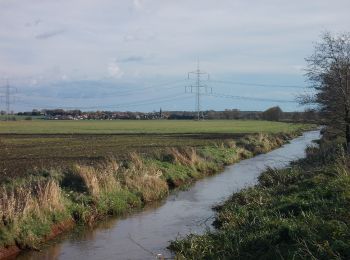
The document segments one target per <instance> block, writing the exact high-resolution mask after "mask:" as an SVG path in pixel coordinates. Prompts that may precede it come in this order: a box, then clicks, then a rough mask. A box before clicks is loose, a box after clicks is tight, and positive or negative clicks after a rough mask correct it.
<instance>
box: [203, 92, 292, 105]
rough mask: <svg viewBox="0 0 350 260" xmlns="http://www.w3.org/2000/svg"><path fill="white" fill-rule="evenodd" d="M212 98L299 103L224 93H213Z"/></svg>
mask: <svg viewBox="0 0 350 260" xmlns="http://www.w3.org/2000/svg"><path fill="white" fill-rule="evenodd" d="M210 96H213V97H219V98H232V99H244V100H253V101H263V102H276V103H297V101H293V100H285V99H270V98H258V97H245V96H235V95H227V94H222V93H213V94H211V95H210Z"/></svg>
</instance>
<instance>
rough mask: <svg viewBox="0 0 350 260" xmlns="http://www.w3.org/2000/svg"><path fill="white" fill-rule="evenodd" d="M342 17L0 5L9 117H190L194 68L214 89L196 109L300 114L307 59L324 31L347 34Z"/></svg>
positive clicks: (277, 6) (40, 1)
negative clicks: (73, 112) (110, 113)
mask: <svg viewBox="0 0 350 260" xmlns="http://www.w3.org/2000/svg"><path fill="white" fill-rule="evenodd" d="M349 10H350V1H349V0H308V1H305V0H294V1H290V0H220V1H218V0H123V1H122V0H26V1H21V0H0V86H4V85H5V84H6V80H5V79H6V78H8V79H9V83H10V85H11V86H15V87H16V88H17V93H15V89H13V90H12V92H13V94H14V95H13V96H15V98H14V100H13V101H15V102H14V105H13V106H12V108H13V109H14V110H16V111H20V110H31V109H32V108H53V107H62V108H81V109H83V110H96V109H100V110H101V109H108V110H131V111H135V110H137V111H152V110H158V109H159V108H160V107H162V108H163V110H166V109H171V110H193V109H194V96H193V95H192V94H190V93H185V86H188V85H191V84H193V83H194V82H193V81H191V79H190V80H187V72H189V71H193V70H195V69H196V66H197V60H198V59H199V61H200V67H201V69H202V70H205V71H206V72H209V73H210V76H211V77H210V81H208V82H205V84H206V85H208V86H209V87H210V88H212V91H213V94H211V95H203V97H202V109H215V110H221V109H225V108H239V109H242V110H262V109H266V108H268V107H270V106H272V105H279V106H281V107H282V109H284V110H287V111H291V110H301V109H303V108H302V107H299V106H298V105H297V104H295V103H294V102H293V100H294V99H295V96H296V95H298V94H300V93H303V92H304V91H305V89H304V87H305V86H306V85H307V84H306V83H305V78H304V76H303V73H304V72H303V67H305V62H304V58H305V57H307V56H308V55H310V54H311V53H312V49H313V43H314V42H315V41H317V40H318V39H319V36H320V34H321V33H322V32H323V31H326V30H329V31H331V32H335V33H336V32H344V31H346V30H349V25H350V15H349ZM203 81H204V78H203ZM203 84H204V83H203ZM208 90H209V89H208ZM1 91H2V92H3V89H2V90H1V89H0V92H1ZM210 92H211V90H210ZM0 95H1V94H0ZM3 107H4V99H1V103H0V108H3Z"/></svg>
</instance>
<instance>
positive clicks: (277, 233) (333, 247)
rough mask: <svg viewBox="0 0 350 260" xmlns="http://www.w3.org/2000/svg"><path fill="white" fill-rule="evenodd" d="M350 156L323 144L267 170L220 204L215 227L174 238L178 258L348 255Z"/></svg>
mask: <svg viewBox="0 0 350 260" xmlns="http://www.w3.org/2000/svg"><path fill="white" fill-rule="evenodd" d="M349 160H350V158H347V157H346V156H345V155H344V150H342V148H341V147H339V146H338V147H326V148H325V147H322V148H321V150H317V149H309V153H308V157H307V158H306V159H303V160H300V161H299V162H297V163H295V164H294V165H293V167H291V168H287V169H282V170H273V169H270V170H268V171H266V172H264V173H263V174H262V175H261V176H260V178H259V184H258V185H257V186H255V187H252V188H247V189H244V190H242V191H241V192H239V193H236V194H234V195H233V196H232V197H231V199H229V200H228V201H226V202H225V203H224V204H223V205H221V206H219V207H218V208H217V211H218V212H217V216H216V220H215V222H214V223H215V226H216V227H217V228H218V229H217V230H216V231H210V232H207V233H206V234H204V235H201V236H198V235H189V236H188V237H187V238H185V239H183V240H177V241H174V242H173V243H172V244H171V249H172V250H174V251H175V252H176V253H177V258H176V259H349V258H350V235H349V234H350V214H349V207H350V170H349V165H350V163H349Z"/></svg>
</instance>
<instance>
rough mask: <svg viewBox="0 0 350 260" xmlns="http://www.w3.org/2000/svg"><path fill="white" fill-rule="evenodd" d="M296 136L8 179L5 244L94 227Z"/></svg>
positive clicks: (32, 243) (259, 137)
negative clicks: (66, 230) (73, 228)
mask: <svg viewBox="0 0 350 260" xmlns="http://www.w3.org/2000/svg"><path fill="white" fill-rule="evenodd" d="M296 134H297V133H293V134H269V135H268V134H256V135H249V136H245V137H243V138H241V139H238V140H234V141H230V142H226V143H222V144H216V145H213V146H208V147H204V148H201V149H195V148H183V149H175V148H172V149H169V150H168V152H167V153H163V154H152V155H148V156H143V157H141V156H139V155H137V154H135V153H134V154H131V155H130V159H129V160H127V161H125V162H123V163H120V164H118V163H117V162H116V161H114V160H113V159H109V160H106V161H105V162H104V163H103V164H101V165H99V166H98V167H92V166H89V165H75V167H74V168H72V169H70V170H69V171H67V170H65V171H62V170H58V169H55V170H48V171H45V172H35V173H32V174H31V175H30V177H28V178H27V179H26V180H23V179H19V180H14V181H13V182H11V183H6V185H5V186H4V187H3V189H4V191H5V190H6V192H3V194H6V196H7V198H3V200H2V201H1V202H2V208H1V212H6V210H7V211H8V212H6V213H11V214H4V213H3V216H5V217H3V228H2V229H1V239H2V245H3V248H6V246H8V245H11V244H12V245H16V246H17V247H18V248H20V249H26V248H36V247H38V246H40V243H41V242H42V241H44V240H45V239H48V238H52V237H53V235H52V233H55V232H53V230H58V231H64V230H65V227H64V225H62V223H65V222H66V223H73V225H75V224H90V225H93V224H94V223H96V221H97V220H99V219H101V218H104V217H105V216H107V215H120V214H124V213H126V212H128V211H130V210H132V209H133V208H137V207H142V206H143V205H145V204H146V203H148V202H151V201H155V200H159V199H161V198H163V197H165V196H166V195H167V194H168V192H169V190H170V189H172V188H175V187H178V186H181V185H184V184H186V183H190V182H191V181H194V180H196V179H199V178H202V177H204V176H206V175H208V174H213V173H216V172H218V171H219V170H220V169H222V167H223V166H224V165H227V164H231V163H234V162H236V161H239V160H240V159H243V158H248V157H251V156H253V155H255V154H258V153H263V152H267V151H269V150H271V149H274V148H276V147H279V146H281V145H282V144H283V143H285V142H287V140H288V139H290V138H292V137H294V136H295V135H296ZM28 190H30V191H31V192H30V193H28V192H24V191H28ZM19 196H22V197H19ZM16 198H17V201H16ZM18 198H20V199H18ZM6 201H7V202H6ZM67 221H68V222H67ZM58 226H59V227H60V228H57V227H58ZM67 228H68V229H70V228H71V225H68V227H67ZM3 252H4V251H3Z"/></svg>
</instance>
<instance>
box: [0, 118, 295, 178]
mask: <svg viewBox="0 0 350 260" xmlns="http://www.w3.org/2000/svg"><path fill="white" fill-rule="evenodd" d="M301 127H302V125H300V124H287V123H278V122H267V121H243V120H230V121H228V120H226V121H224V120H220V121H216V120H213V121H202V122H196V121H189V120H187V121H180V120H178V121H169V120H168V121H165V120H164V121H156V120H155V121H151V120H149V121H139V120H138V121H136V120H135V121H131V120H130V121H129V120H124V121H44V120H42V121H14V122H12V121H9V122H0V147H1V149H0V158H1V160H0V181H1V179H3V178H7V177H12V176H18V175H23V174H25V173H26V172H28V171H30V170H32V169H37V168H39V169H40V168H51V167H61V166H70V165H72V164H74V163H76V162H79V163H86V162H88V163H91V164H94V163H95V162H97V161H101V160H103V159H105V158H106V157H116V158H117V159H118V160H123V159H125V158H126V156H128V154H130V152H133V151H135V152H138V153H140V154H149V153H153V152H157V151H158V152H161V151H162V150H164V149H167V148H169V147H188V146H191V147H205V146H210V145H213V144H216V143H220V142H221V143H222V142H225V141H229V140H232V139H237V138H238V137H241V136H242V135H245V134H247V133H257V132H262V133H276V132H284V133H288V132H292V131H295V130H297V129H299V128H301Z"/></svg>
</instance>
